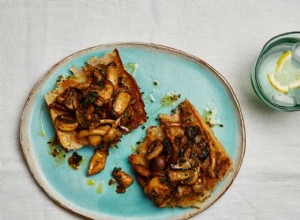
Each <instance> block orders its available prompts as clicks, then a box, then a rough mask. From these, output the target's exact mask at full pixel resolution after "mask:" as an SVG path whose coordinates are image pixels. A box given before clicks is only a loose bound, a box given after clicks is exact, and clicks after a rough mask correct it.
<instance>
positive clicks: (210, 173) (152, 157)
mask: <svg viewBox="0 0 300 220" xmlns="http://www.w3.org/2000/svg"><path fill="white" fill-rule="evenodd" d="M159 119H160V122H161V124H160V125H159V126H157V127H155V126H152V127H149V128H148V129H147V133H146V137H145V139H144V141H143V142H142V143H141V144H140V145H139V146H138V148H137V152H138V153H137V154H132V155H130V156H129V161H130V163H131V164H132V167H133V169H134V170H135V173H136V176H137V179H138V181H139V183H140V185H141V186H142V188H143V190H144V192H145V194H147V195H148V196H149V197H150V199H152V200H153V201H154V202H155V204H156V205H157V206H159V207H166V206H169V207H175V206H180V207H190V206H192V207H198V208H199V207H201V203H202V202H203V201H204V200H205V199H206V198H208V197H209V196H210V194H211V192H212V191H213V189H214V188H215V187H216V185H217V184H218V183H219V182H220V181H221V180H222V179H223V178H224V177H225V176H226V175H227V174H228V173H229V172H230V171H231V170H232V160H231V158H230V156H229V155H228V153H227V152H226V150H225V148H224V147H223V146H222V144H221V143H220V142H219V141H218V140H217V138H216V136H215V135H214V133H213V132H212V130H211V128H210V127H209V126H208V125H207V124H206V123H205V121H204V120H203V118H202V117H201V115H200V114H199V113H198V111H197V110H196V108H195V107H194V106H193V105H192V104H191V103H190V102H189V101H188V100H185V101H183V102H182V103H180V104H179V106H178V107H177V108H176V109H175V111H174V112H173V113H172V114H171V115H167V114H160V115H159Z"/></svg>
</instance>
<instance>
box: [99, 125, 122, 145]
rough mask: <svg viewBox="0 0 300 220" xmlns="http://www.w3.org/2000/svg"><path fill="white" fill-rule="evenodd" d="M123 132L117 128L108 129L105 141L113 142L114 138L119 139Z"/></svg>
mask: <svg viewBox="0 0 300 220" xmlns="http://www.w3.org/2000/svg"><path fill="white" fill-rule="evenodd" d="M121 135H122V134H121V132H120V131H119V130H118V129H116V128H111V129H109V130H108V131H107V133H106V134H105V136H104V137H103V141H104V142H113V141H114V140H118V139H119V138H120V137H121Z"/></svg>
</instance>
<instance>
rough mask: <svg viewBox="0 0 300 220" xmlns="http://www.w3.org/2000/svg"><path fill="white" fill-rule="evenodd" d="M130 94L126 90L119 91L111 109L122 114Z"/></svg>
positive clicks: (128, 101)
mask: <svg viewBox="0 0 300 220" xmlns="http://www.w3.org/2000/svg"><path fill="white" fill-rule="evenodd" d="M130 99H131V96H130V95H129V94H128V93H126V92H121V93H119V94H118V96H117V97H116V99H115V101H114V104H113V109H114V111H115V113H116V114H117V115H122V114H123V112H124V111H125V110H126V108H127V107H128V105H129V103H130Z"/></svg>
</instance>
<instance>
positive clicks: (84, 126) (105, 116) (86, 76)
mask: <svg viewBox="0 0 300 220" xmlns="http://www.w3.org/2000/svg"><path fill="white" fill-rule="evenodd" d="M70 70H71V72H72V73H73V74H74V76H71V77H68V78H60V79H59V80H58V82H57V85H56V86H57V88H56V89H55V90H53V91H50V92H49V93H47V94H46V95H45V100H46V103H47V105H48V107H49V109H50V114H51V118H52V121H53V123H54V125H55V130H56V134H57V137H58V139H59V141H60V143H61V145H62V146H63V147H64V148H66V149H68V150H76V149H79V148H81V147H83V146H84V145H88V144H92V145H94V146H98V145H99V144H100V143H103V142H107V143H108V142H109V143H112V144H115V143H116V142H118V141H119V139H120V137H121V135H122V134H126V133H128V132H130V131H132V130H133V129H135V128H137V127H138V126H139V125H140V124H142V123H144V122H145V121H146V112H145V110H144V102H143V100H142V97H141V94H140V91H139V88H138V85H137V83H136V81H135V79H134V78H133V77H132V76H131V75H130V74H129V73H128V72H126V70H125V69H124V66H123V64H122V61H121V58H120V56H119V52H118V50H117V49H115V50H114V51H113V52H110V53H106V54H105V56H104V57H102V58H98V57H92V58H91V59H90V60H88V61H87V64H86V66H84V67H83V68H82V69H81V70H78V69H77V68H76V67H75V66H73V67H71V69H70ZM69 90H70V91H71V92H74V94H77V93H78V94H77V98H76V97H75V98H74V97H73V98H72V97H71V99H70V100H72V103H71V105H70V103H66V101H63V104H61V102H62V101H60V102H59V101H58V99H62V100H64V98H65V97H63V96H68V95H69V93H71V92H69ZM68 92H69V93H68ZM64 93H67V95H64ZM89 95H90V97H88V96H89ZM61 97H63V98H61ZM78 97H80V98H78ZM77 99H80V100H81V101H78V100H77ZM70 100H69V101H70ZM74 100H77V103H76V106H75V101H74ZM88 108H89V109H88ZM91 109H92V110H91ZM95 109H96V110H95ZM87 111H88V112H92V113H91V114H90V115H88V116H91V115H92V116H93V117H94V116H95V117H94V119H93V120H90V118H88V116H86V114H87ZM95 111H99V112H100V111H101V114H100V113H99V114H98V113H94V112H95ZM61 115H63V116H64V115H66V116H65V117H69V119H68V120H69V121H68V122H70V120H71V122H72V123H73V124H74V123H75V125H77V124H79V125H78V127H76V126H75V127H76V129H73V128H72V129H73V130H72V129H69V128H68V129H64V128H63V127H60V126H59V125H60V124H59V123H56V122H57V121H56V119H57V120H58V119H61V118H62V117H60V118H58V116H61ZM126 115H130V117H129V116H128V117H126ZM75 116H76V117H75ZM83 116H84V117H85V118H84V117H83ZM72 117H73V118H77V122H76V121H74V120H73V118H72ZM70 118H71V119H70ZM80 118H81V119H82V120H84V123H81V122H82V121H81V119H80ZM95 118H96V119H95ZM61 120H62V122H63V121H64V120H65V121H66V119H61ZM78 122H79V123H78ZM76 123H77V124H76ZM105 126H106V127H105ZM99 127H100V129H99ZM104 128H108V129H104ZM93 129H94V131H93ZM101 129H102V130H101ZM82 130H84V131H82ZM92 131H93V132H92ZM101 131H102V132H101ZM104 131H105V132H106V133H107V135H106V133H105V132H104ZM112 135H114V136H113V137H114V138H113V139H112V138H111V136H112Z"/></svg>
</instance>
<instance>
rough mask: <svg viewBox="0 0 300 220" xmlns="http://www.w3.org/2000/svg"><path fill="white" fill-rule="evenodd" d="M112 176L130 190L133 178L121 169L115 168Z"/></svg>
mask: <svg viewBox="0 0 300 220" xmlns="http://www.w3.org/2000/svg"><path fill="white" fill-rule="evenodd" d="M112 175H113V177H114V178H115V179H116V180H117V182H118V183H119V184H120V185H121V186H122V187H123V188H125V189H126V188H128V187H129V186H130V185H131V184H132V183H133V181H134V180H133V178H132V177H131V176H129V175H128V174H127V173H126V172H124V171H122V170H121V168H116V167H115V168H114V170H113V172H112Z"/></svg>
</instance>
